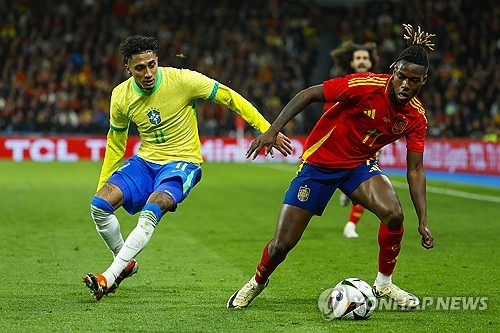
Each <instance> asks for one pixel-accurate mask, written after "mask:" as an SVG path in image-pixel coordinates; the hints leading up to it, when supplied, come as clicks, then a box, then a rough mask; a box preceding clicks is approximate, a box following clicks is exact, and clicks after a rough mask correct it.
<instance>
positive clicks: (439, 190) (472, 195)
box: [255, 163, 500, 203]
mask: <svg viewBox="0 0 500 333" xmlns="http://www.w3.org/2000/svg"><path fill="white" fill-rule="evenodd" d="M255 165H258V166H261V167H265V168H268V169H277V170H283V171H293V170H297V169H298V165H295V164H283V163H276V164H274V163H260V164H257V163H256V164H255ZM391 182H392V184H393V185H394V187H397V188H401V189H406V190H407V189H408V184H407V183H402V182H397V181H392V180H391ZM427 192H430V193H438V194H444V195H449V196H452V197H459V198H465V199H473V200H480V201H489V202H498V203H500V197H496V196H493V195H484V194H476V193H470V192H463V191H457V190H452V189H448V188H442V187H435V186H427Z"/></svg>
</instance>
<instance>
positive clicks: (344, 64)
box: [323, 40, 378, 238]
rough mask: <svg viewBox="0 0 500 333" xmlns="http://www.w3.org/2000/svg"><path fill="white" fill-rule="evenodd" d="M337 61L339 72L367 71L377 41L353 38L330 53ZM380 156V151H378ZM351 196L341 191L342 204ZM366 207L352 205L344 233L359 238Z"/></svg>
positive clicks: (375, 57) (328, 105)
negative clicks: (356, 41) (353, 39)
mask: <svg viewBox="0 0 500 333" xmlns="http://www.w3.org/2000/svg"><path fill="white" fill-rule="evenodd" d="M330 55H331V56H332V58H333V60H334V61H335V64H336V68H337V69H338V70H339V72H340V73H338V74H343V75H345V74H352V73H367V72H369V71H370V70H371V69H372V68H373V67H375V66H376V64H377V61H378V54H377V45H376V44H375V43H364V44H357V43H354V42H353V41H352V40H348V41H345V42H344V43H342V44H341V45H340V47H338V48H336V49H334V50H332V52H331V53H330ZM333 104H334V103H325V105H324V106H323V108H324V110H325V111H327V110H328V109H329V108H331V107H332V106H333ZM377 156H378V153H377ZM348 202H349V198H347V196H346V195H345V194H344V193H343V192H340V204H341V205H342V206H347V204H348ZM364 210H365V209H364V207H363V206H361V205H359V204H358V205H355V204H352V205H351V212H350V214H349V219H348V220H347V223H346V224H345V226H344V230H343V235H344V236H345V237H347V238H358V237H359V235H358V233H357V232H356V225H357V224H358V222H359V220H360V219H361V217H362V216H363V212H364Z"/></svg>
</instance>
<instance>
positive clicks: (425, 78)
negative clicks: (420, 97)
mask: <svg viewBox="0 0 500 333" xmlns="http://www.w3.org/2000/svg"><path fill="white" fill-rule="evenodd" d="M426 83H427V75H426V76H424V79H423V80H422V85H424V84H426Z"/></svg>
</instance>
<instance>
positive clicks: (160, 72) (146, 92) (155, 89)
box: [132, 67, 163, 96]
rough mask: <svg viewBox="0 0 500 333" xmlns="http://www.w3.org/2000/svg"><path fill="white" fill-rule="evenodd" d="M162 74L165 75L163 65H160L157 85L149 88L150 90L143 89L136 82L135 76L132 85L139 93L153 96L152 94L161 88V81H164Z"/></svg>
mask: <svg viewBox="0 0 500 333" xmlns="http://www.w3.org/2000/svg"><path fill="white" fill-rule="evenodd" d="M162 76H163V74H162V70H161V67H158V72H157V74H156V81H155V86H154V87H153V89H151V90H148V91H144V90H142V89H141V88H140V87H139V86H138V85H137V83H136V82H135V80H134V79H133V78H132V86H133V87H134V90H135V92H136V93H138V94H139V95H143V96H151V95H152V94H154V93H155V92H156V91H157V90H158V89H159V88H160V85H161V81H162Z"/></svg>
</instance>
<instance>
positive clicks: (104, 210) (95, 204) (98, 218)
mask: <svg viewBox="0 0 500 333" xmlns="http://www.w3.org/2000/svg"><path fill="white" fill-rule="evenodd" d="M114 212H115V207H113V205H111V204H110V203H109V202H107V201H106V200H104V199H103V198H99V197H94V198H93V199H92V202H91V203H90V216H92V220H94V223H95V224H96V225H100V224H102V223H106V221H107V220H108V217H109V216H110V215H112V214H113V213H114Z"/></svg>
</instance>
